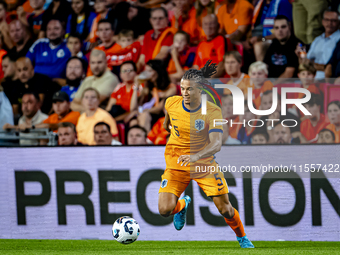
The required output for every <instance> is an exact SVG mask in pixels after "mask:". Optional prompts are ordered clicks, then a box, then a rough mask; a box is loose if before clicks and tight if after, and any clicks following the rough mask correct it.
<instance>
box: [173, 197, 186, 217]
mask: <svg viewBox="0 0 340 255" xmlns="http://www.w3.org/2000/svg"><path fill="white" fill-rule="evenodd" d="M184 207H185V200H184V199H181V200H178V201H177V205H176V207H175V209H174V210H173V211H172V213H171V214H176V213H178V212H180V211H182V209H183V208H184Z"/></svg>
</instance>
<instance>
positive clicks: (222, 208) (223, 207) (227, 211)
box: [217, 203, 233, 218]
mask: <svg viewBox="0 0 340 255" xmlns="http://www.w3.org/2000/svg"><path fill="white" fill-rule="evenodd" d="M217 209H218V211H219V212H220V214H221V215H222V216H224V217H226V218H231V217H232V215H233V207H232V205H231V203H222V204H219V205H218V206H217Z"/></svg>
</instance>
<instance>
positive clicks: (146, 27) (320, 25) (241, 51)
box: [0, 0, 340, 146]
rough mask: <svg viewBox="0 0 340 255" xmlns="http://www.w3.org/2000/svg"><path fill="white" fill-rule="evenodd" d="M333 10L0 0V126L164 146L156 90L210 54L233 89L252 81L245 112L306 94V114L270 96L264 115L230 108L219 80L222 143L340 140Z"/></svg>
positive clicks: (338, 35) (69, 139) (26, 133)
mask: <svg viewBox="0 0 340 255" xmlns="http://www.w3.org/2000/svg"><path fill="white" fill-rule="evenodd" d="M338 10H339V1H336V0H253V1H250V0H249V1H248V0H215V1H211V0H196V1H195V0H127V1H124V0H95V2H91V1H90V2H89V1H87V0H70V1H67V0H26V1H25V0H6V1H4V0H0V62H1V66H2V68H1V70H0V78H1V85H0V126H1V127H2V128H3V130H4V131H2V134H3V135H6V134H7V133H9V130H12V131H13V130H14V131H16V132H19V133H20V138H22V139H20V140H19V143H20V145H45V144H47V140H46V139H40V138H39V139H38V138H37V139H34V137H35V136H39V132H32V131H38V130H39V129H48V130H50V131H51V132H54V133H56V134H58V145H78V146H80V145H122V144H125V145H140V144H155V145H164V144H166V141H167V139H168V137H169V134H168V133H167V131H165V129H164V128H163V121H164V116H165V109H164V105H165V101H166V99H167V98H168V97H170V96H173V95H179V94H180V86H179V84H180V80H181V77H182V76H183V74H184V72H185V71H186V70H188V69H189V68H195V69H199V68H202V67H203V66H204V64H205V63H206V61H208V60H212V62H213V63H216V65H217V72H216V74H215V75H214V79H215V81H216V80H217V81H219V83H221V81H223V82H225V83H228V84H232V85H235V86H237V87H238V88H240V89H241V90H242V92H243V93H244V95H245V98H247V91H248V89H249V88H252V92H253V98H252V104H253V105H254V107H255V108H256V109H260V110H267V109H270V108H271V106H272V103H273V99H272V98H273V93H274V91H273V88H275V87H276V88H278V91H279V93H281V88H282V87H289V86H292V87H300V88H305V89H308V90H309V91H310V92H311V99H310V100H309V102H307V103H306V104H304V106H305V107H306V109H307V110H308V111H310V112H311V113H312V115H304V114H303V113H302V112H301V111H300V110H299V109H298V108H296V107H295V106H290V107H289V110H288V112H287V115H286V116H282V115H281V107H280V97H279V98H278V100H279V103H278V107H277V109H276V110H275V112H274V113H272V114H271V115H270V116H256V115H255V114H253V113H252V112H251V111H250V110H249V108H248V102H247V101H245V114H244V115H240V116H235V115H234V114H233V96H232V94H231V92H230V90H228V89H224V90H223V91H222V94H221V101H222V113H223V118H224V119H226V120H228V124H227V125H224V133H223V143H224V144H267V143H272V144H273V143H274V144H291V143H295V144H300V143H340V61H339V60H340V31H339V24H340V19H339V18H340V16H339V11H338ZM332 78H333V79H332ZM337 85H339V86H338V87H337ZM291 97H292V98H302V97H303V95H302V94H301V93H300V94H299V93H294V94H293V95H291ZM266 119H275V120H276V121H274V122H273V123H272V122H266ZM283 119H290V120H295V121H296V123H297V125H296V126H295V127H286V126H285V125H280V123H281V120H283ZM250 120H255V121H252V123H254V122H255V123H265V124H264V125H263V126H262V127H256V128H255V127H254V126H252V125H254V124H252V125H249V124H247V123H249V121H250ZM232 122H234V123H236V124H233V125H232ZM243 123H246V124H243ZM35 129H36V130H35ZM2 137H3V136H2ZM25 137H31V138H32V139H24V138H25ZM3 141H4V140H0V144H1V142H3Z"/></svg>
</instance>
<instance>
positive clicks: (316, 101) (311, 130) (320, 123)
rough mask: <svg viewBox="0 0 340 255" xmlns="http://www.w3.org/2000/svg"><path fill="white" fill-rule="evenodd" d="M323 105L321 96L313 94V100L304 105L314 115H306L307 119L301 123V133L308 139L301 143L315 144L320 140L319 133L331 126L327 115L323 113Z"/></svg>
mask: <svg viewBox="0 0 340 255" xmlns="http://www.w3.org/2000/svg"><path fill="white" fill-rule="evenodd" d="M321 104H322V98H321V96H320V95H316V94H313V93H312V95H311V99H310V100H309V101H308V102H307V103H305V104H304V106H305V107H306V109H307V111H309V112H310V113H311V114H312V115H306V118H307V119H306V120H304V121H302V122H301V125H300V131H301V134H302V135H303V136H304V137H305V138H306V141H301V143H303V142H308V143H315V142H316V141H317V139H318V133H319V132H320V131H321V130H322V129H324V128H325V127H326V126H328V125H329V122H328V121H327V120H326V117H325V115H323V114H322V113H321ZM300 140H301V139H300Z"/></svg>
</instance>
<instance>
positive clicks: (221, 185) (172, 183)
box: [159, 169, 229, 197]
mask: <svg viewBox="0 0 340 255" xmlns="http://www.w3.org/2000/svg"><path fill="white" fill-rule="evenodd" d="M195 177H198V178H195ZM191 180H195V181H196V182H197V184H198V186H200V188H201V189H202V190H203V191H204V193H205V194H206V195H207V196H208V197H210V196H219V195H223V194H227V193H229V189H228V185H227V182H226V180H225V178H224V175H223V173H222V172H212V173H206V174H204V175H200V176H198V175H196V176H195V175H194V174H191V173H190V171H183V170H176V169H165V171H164V174H163V175H162V182H161V186H160V188H159V193H162V192H167V193H172V194H174V195H176V196H177V197H180V195H181V194H182V193H183V192H184V190H185V189H186V187H187V186H188V185H189V183H190V181H191Z"/></svg>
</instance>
